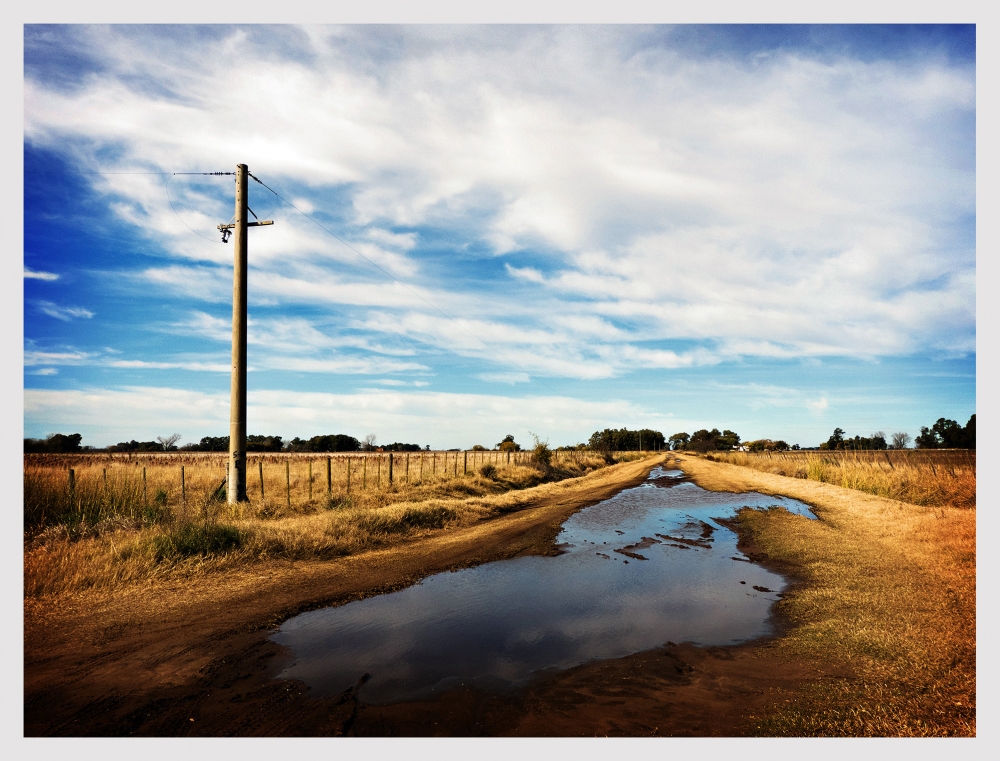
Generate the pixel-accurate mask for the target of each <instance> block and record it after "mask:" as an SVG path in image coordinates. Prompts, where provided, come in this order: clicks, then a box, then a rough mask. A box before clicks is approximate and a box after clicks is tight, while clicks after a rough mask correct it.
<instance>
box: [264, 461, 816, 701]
mask: <svg viewBox="0 0 1000 761" xmlns="http://www.w3.org/2000/svg"><path fill="white" fill-rule="evenodd" d="M679 475H681V474H680V472H679V471H663V470H660V469H657V470H654V471H653V473H652V474H651V476H650V479H651V483H646V484H643V485H641V486H638V487H636V488H633V489H627V490H625V491H623V492H621V493H619V494H617V495H615V496H614V497H612V498H611V499H609V500H607V501H605V502H602V503H600V504H598V505H594V506H593V507H588V508H586V509H584V510H581V511H580V512H578V513H576V514H575V515H573V516H571V517H570V518H569V519H568V520H567V521H566V522H565V523H564V524H563V528H562V531H561V533H560V534H559V538H558V541H559V542H560V543H561V545H562V548H563V549H564V550H566V552H565V553H564V554H563V555H560V556H558V557H523V558H514V559H512V560H505V561H501V562H497V563H488V564H486V565H482V566H478V567H476V568H467V569H463V570H460V571H454V572H450V573H441V574H437V575H436V576H431V577H429V578H427V579H424V581H422V582H421V583H419V584H417V585H415V586H413V587H409V588H408V589H404V590H402V591H399V592H395V593H392V594H387V595H379V596H377V597H372V598H369V599H366V600H359V601H357V602H352V603H348V604H347V605H343V606H340V607H336V608H326V609H324V610H317V611H312V612H310V613H303V614H302V615H299V616H296V617H295V618H292V619H290V620H289V621H286V622H285V624H284V625H283V626H282V627H281V629H280V630H279V631H278V632H277V633H275V634H274V635H273V639H274V641H275V642H278V643H279V644H282V645H285V646H287V647H289V648H290V649H291V650H292V652H293V653H294V655H295V657H296V659H297V660H296V662H295V663H294V664H293V665H292V666H290V667H289V668H287V669H285V670H284V671H283V672H282V673H281V675H280V676H281V677H288V678H294V679H301V680H302V681H303V682H305V683H306V684H308V685H309V686H310V687H311V688H312V689H313V690H314V691H315V692H316V693H318V694H321V695H329V694H336V693H339V692H342V691H343V690H345V689H347V688H348V687H350V686H351V685H352V684H354V683H355V682H356V681H357V680H358V678H359V677H360V676H361V675H362V674H365V673H369V674H371V679H370V681H369V682H368V683H367V684H366V685H365V686H364V687H363V688H362V689H361V691H360V692H359V697H360V698H361V699H362V700H365V701H367V702H371V703H384V702H391V701H396V700H406V699H411V698H419V697H422V696H426V695H427V694H429V693H430V692H433V691H434V690H436V689H441V688H446V687H450V686H453V685H456V684H459V683H475V684H478V685H480V686H483V687H487V686H494V687H503V686H505V685H512V684H518V683H521V682H524V681H525V680H526V679H527V678H528V677H529V676H530V675H531V673H532V672H535V671H538V670H540V669H546V668H555V669H561V668H568V667H570V666H575V665H577V664H579V663H583V662H585V661H588V660H591V659H594V658H616V657H621V656H624V655H628V654H630V653H635V652H640V651H642V650H648V649H649V648H651V647H656V646H658V645H662V644H663V643H665V642H667V641H673V642H683V641H690V642H695V643H697V644H701V645H724V644H730V643H733V642H740V641H744V640H747V639H752V638H754V637H758V636H762V635H765V634H768V633H769V632H770V626H769V624H768V620H767V619H768V609H769V607H770V604H771V603H772V602H773V601H774V600H775V599H777V598H776V596H775V594H774V592H779V591H781V589H783V587H784V581H783V580H782V578H781V577H780V576H778V575H777V574H774V573H771V572H770V571H767V570H765V569H764V568H761V567H759V566H757V565H753V564H751V563H748V562H744V561H738V560H734V558H744V556H743V554H742V553H740V552H738V551H737V549H736V535H735V534H734V533H733V532H732V531H730V530H728V529H727V528H725V527H724V526H720V525H719V524H717V523H715V522H714V521H713V520H712V519H713V518H726V517H731V516H733V515H734V514H735V512H736V510H737V509H739V508H740V507H744V506H748V507H758V508H760V507H767V506H770V505H779V506H781V507H784V508H785V509H787V510H789V511H790V512H794V513H798V514H800V515H806V516H807V517H809V518H813V517H815V516H813V515H812V513H810V512H809V510H808V507H807V506H806V505H804V504H803V503H801V502H797V501H796V500H792V499H788V498H785V497H771V496H766V495H763V494H756V493H747V494H730V493H718V492H708V491H705V490H704V489H701V488H700V487H698V486H695V485H694V484H693V483H690V482H686V483H677V484H676V485H673V486H670V487H668V488H664V487H662V486H659V485H656V483H660V484H662V483H664V482H665V480H666V479H665V478H664V477H665V476H666V477H670V476H679ZM652 479H658V482H656V483H654V482H652ZM713 529H714V530H713ZM646 540H651V541H646ZM635 545H641V546H639V547H636V546H635ZM616 549H618V550H623V551H625V552H631V553H634V554H638V555H641V556H642V557H643V558H646V559H645V560H643V559H640V558H636V557H634V556H630V555H625V554H622V553H620V552H615V550H616ZM602 555H606V556H607V557H602ZM741 581H743V582H746V583H745V584H741V583H740V582H741ZM754 585H756V586H760V587H767V588H768V589H771V590H773V591H774V592H772V593H767V592H759V591H757V590H754V589H753V587H754Z"/></svg>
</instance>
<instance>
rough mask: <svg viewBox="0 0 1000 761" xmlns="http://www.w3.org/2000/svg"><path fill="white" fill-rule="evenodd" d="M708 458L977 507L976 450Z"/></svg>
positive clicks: (931, 502)
mask: <svg viewBox="0 0 1000 761" xmlns="http://www.w3.org/2000/svg"><path fill="white" fill-rule="evenodd" d="M707 457H708V459H710V460H716V461H718V462H726V463H729V464H731V465H740V466H743V467H745V468H753V469H754V470H760V471H763V472H765V473H775V474H777V475H779V476H791V477H793V478H806V479H811V480H813V481H821V482H823V483H828V484H835V485H837V486H843V487H844V488H846V489H857V490H859V491H864V492H868V493H869V494H875V495H877V496H879V497H888V498H889V499H898V500H901V501H903V502H909V503H911V504H914V505H928V506H934V507H943V506H946V505H950V506H952V507H975V506H976V452H975V450H966V449H948V450H935V449H916V450H894V451H891V452H890V451H861V452H841V451H831V452H817V451H810V452H712V453H710V454H709V455H707Z"/></svg>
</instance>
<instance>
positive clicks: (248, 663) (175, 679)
mask: <svg viewBox="0 0 1000 761" xmlns="http://www.w3.org/2000/svg"><path fill="white" fill-rule="evenodd" d="M657 462H658V461H652V460H645V461H641V462H633V463H623V464H621V465H618V466H615V468H616V470H617V477H616V479H614V480H613V481H611V480H608V479H604V480H603V482H601V483H596V484H595V483H594V482H592V481H589V480H588V479H586V478H583V479H577V480H576V481H575V482H573V483H567V485H566V488H565V489H563V490H561V491H560V492H559V493H557V494H550V495H548V496H544V497H542V498H540V499H539V501H538V502H536V503H533V504H532V505H531V506H530V507H528V508H525V509H522V510H519V511H518V512H515V513H510V514H506V515H500V516H498V517H495V518H492V519H489V520H485V521H483V522H481V523H479V524H476V525H474V526H470V527H465V528H459V529H454V530H443V531H436V532H433V533H428V534H427V535H425V536H423V537H420V538H417V539H413V540H411V541H408V542H406V543H404V544H402V545H400V546H396V547H393V548H390V549H386V550H380V551H374V552H367V553H364V554H359V555H356V556H349V557H344V558H338V559H336V560H329V561H308V562H305V561H300V562H268V563H266V564H259V565H256V566H254V567H253V568H251V569H247V570H241V571H239V572H230V573H225V574H222V573H217V574H206V575H201V576H196V577H192V578H190V579H179V580H173V581H168V582H164V581H157V582H155V583H150V584H148V585H144V586H138V585H137V586H135V587H130V588H128V589H127V591H125V592H120V593H116V594H114V595H110V594H106V593H105V594H99V593H87V594H78V595H72V596H70V595H62V596H59V597H54V598H48V599H44V600H33V599H29V600H26V602H25V617H24V712H25V713H24V717H25V718H24V733H25V735H27V736H61V735H62V736H64V735H68V736H82V735H88V736H121V735H146V736H188V735H203V736H316V735H332V736H337V735H379V736H390V735H396V736H399V735H403V736H416V735H447V736H459V735H463V736H469V735H472V736H475V735H492V736H496V735H522V736H524V735H527V736H581V735H582V736H594V735H599V736H603V735H609V736H616V735H617V736H643V735H662V736H669V735H688V736H720V735H721V736H738V735H742V734H747V733H749V732H751V731H752V727H753V726H754V724H755V719H757V718H759V717H760V716H761V715H762V714H763V713H766V712H767V711H768V710H770V708H769V707H772V706H775V705H778V704H780V703H782V702H784V701H787V700H789V699H791V698H792V697H793V696H794V695H795V694H796V693H797V692H798V691H800V690H801V689H803V688H804V686H805V685H808V684H811V683H814V682H815V681H817V680H821V679H827V678H833V677H837V676H842V674H840V673H838V672H839V669H838V668H833V667H831V665H830V664H825V663H821V662H818V661H817V662H803V661H801V660H800V661H797V662H790V661H789V660H787V658H785V657H782V656H781V655H779V654H778V653H777V648H775V647H774V646H773V643H772V642H769V641H758V642H755V643H750V644H746V645H742V646H738V647H716V648H698V647H694V646H691V645H688V644H673V643H665V645H664V646H663V647H660V648H656V649H654V650H650V651H647V652H643V653H637V654H635V655H632V656H629V657H626V658H620V659H616V660H607V661H599V662H594V663H588V664H584V665H582V666H579V667H576V668H573V669H570V670H567V671H562V672H555V673H548V674H545V675H542V676H540V677H539V678H537V679H535V680H534V681H533V682H531V683H530V684H529V685H527V686H526V687H524V688H522V689H520V690H518V691H516V692H513V693H510V694H506V695H490V694H485V693H481V692H478V691H475V690H472V689H468V688H463V687H460V688H457V689H454V690H451V691H450V692H447V693H444V694H441V695H439V696H438V697H437V698H436V699H434V700H432V701H426V702H418V703H397V704H392V705H385V706H375V705H366V704H363V703H360V702H358V701H357V700H356V699H355V697H354V692H355V689H356V687H358V686H360V685H356V687H355V688H354V689H351V690H348V691H346V692H345V693H344V694H342V695H339V696H335V697H331V698H313V697H311V696H310V694H309V692H308V690H307V689H306V688H305V686H304V685H303V684H302V683H301V682H298V681H294V680H285V679H276V678H275V675H276V674H277V673H279V671H280V670H281V668H282V667H283V665H285V664H286V663H288V662H289V655H288V653H287V652H286V651H285V650H284V649H283V648H281V647H279V646H278V645H276V644H274V643H272V642H270V641H269V640H268V639H267V637H268V635H269V634H270V633H271V632H272V631H273V630H274V628H275V627H277V626H278V625H279V624H280V623H281V622H283V621H284V620H286V619H288V618H289V617H291V616H293V615H295V614H298V613H300V612H303V611H305V610H309V609H315V608H319V607H324V606H329V605H337V604H342V603H345V602H348V601H351V600H355V599H361V598H363V597H369V596H372V595H375V594H379V593H383V592H387V591H392V590H397V589H401V588H404V587H406V586H409V585H411V584H413V583H415V582H416V581H418V580H419V579H421V578H424V577H426V576H428V575H431V574H434V573H439V572H441V571H445V570H451V569H456V568H461V567H467V566H472V565H476V564H479V563H485V562H490V561H494V560H501V559H505V558H511V557H516V556H520V555H530V554H537V555H554V554H557V553H558V550H557V549H556V547H555V543H554V538H555V536H556V534H557V533H558V530H559V526H560V524H561V523H562V522H563V521H564V520H565V519H566V518H567V517H568V516H569V515H571V514H572V513H574V512H575V511H577V510H579V509H581V508H583V507H586V506H589V505H592V504H595V503H597V502H600V501H601V500H604V499H607V498H608V497H610V496H612V495H613V494H614V493H616V492H618V491H620V490H621V489H623V488H627V487H630V486H634V485H636V484H638V483H640V482H641V481H642V480H643V479H644V478H645V477H646V476H647V474H648V473H649V470H650V469H651V467H652V466H653V465H654V464H657ZM749 549H751V550H752V548H749ZM782 570H784V571H785V572H787V571H788V570H789V569H782Z"/></svg>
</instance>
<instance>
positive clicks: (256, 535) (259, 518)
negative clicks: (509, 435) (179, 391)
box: [24, 452, 638, 597]
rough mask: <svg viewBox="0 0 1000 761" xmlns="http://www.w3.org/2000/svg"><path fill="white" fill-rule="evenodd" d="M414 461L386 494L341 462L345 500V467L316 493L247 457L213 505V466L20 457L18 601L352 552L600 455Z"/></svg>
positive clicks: (494, 510) (491, 509)
mask: <svg viewBox="0 0 1000 761" xmlns="http://www.w3.org/2000/svg"><path fill="white" fill-rule="evenodd" d="M423 454H424V457H423V459H424V465H423V476H422V477H421V474H420V458H419V456H418V455H412V456H411V459H410V469H409V474H410V480H409V483H407V480H406V466H405V462H406V458H405V456H404V457H402V458H400V457H399V455H396V457H394V460H395V462H394V473H393V483H392V484H389V483H388V459H387V456H385V455H381V456H379V455H371V456H370V457H369V458H368V461H367V463H365V462H364V460H362V459H361V458H360V457H358V456H354V457H353V458H352V461H351V469H352V472H351V485H350V491H348V486H347V458H346V456H335V457H332V458H331V489H330V491H329V492H327V478H326V473H327V471H326V463H327V458H326V456H323V457H307V456H302V455H291V456H289V455H263V456H259V455H258V456H256V457H254V456H251V457H250V460H249V465H248V472H249V473H250V479H249V480H250V483H249V484H248V492H249V496H250V500H249V501H248V502H246V503H241V504H238V505H230V504H228V503H226V502H225V501H222V500H219V499H217V498H213V493H215V492H216V490H217V488H218V487H219V485H220V484H221V483H222V481H223V474H224V467H225V456H224V455H223V456H219V455H190V454H181V455H145V456H140V457H139V459H138V460H137V459H136V457H135V456H133V457H132V458H131V459H128V458H123V457H122V456H111V457H109V456H106V455H105V456H101V455H96V456H95V455H92V456H90V457H81V456H64V457H58V456H53V455H41V456H30V455H29V456H26V457H25V555H24V572H25V576H24V578H25V581H24V584H25V589H24V592H25V595H26V596H27V597H38V596H42V595H50V594H59V593H62V592H67V591H73V590H81V589H88V588H104V589H115V588H119V587H121V586H122V585H126V584H132V583H137V582H140V581H144V580H152V579H156V578H163V577H167V576H173V575H178V574H180V575H190V574H200V573H208V572H213V571H218V570H223V569H227V568H234V567H238V566H241V565H246V564H248V563H254V562H256V561H260V560H265V559H268V558H282V559H292V560H300V559H319V558H330V557H337V556H342V555H348V554H353V553H357V552H362V551H365V550H368V549H374V548H377V547H384V546H387V545H390V544H393V543H396V542H399V541H402V540H404V539H406V538H410V537H413V536H417V535H420V534H422V533H426V532H428V531H434V530H440V529H443V528H447V527H455V526H464V525H469V524H471V523H475V522H477V521H480V520H482V519H483V518H486V517H489V516H491V515H496V514H498V513H502V512H506V511H510V510H516V509H518V508H519V507H521V506H522V505H524V504H526V503H527V502H528V501H530V500H532V499H537V497H538V496H539V493H540V492H545V491H547V490H550V489H553V488H560V483H559V482H562V481H565V480H566V479H570V478H576V477H580V476H584V475H586V474H588V473H591V472H592V471H594V470H598V469H601V468H603V467H604V466H605V461H604V459H603V457H601V456H598V455H594V454H589V453H582V452H581V453H571V454H567V453H560V456H559V457H558V458H557V459H553V461H552V463H551V467H550V468H548V469H545V470H539V469H536V468H534V467H529V466H528V465H526V464H522V463H523V462H525V461H527V456H523V457H512V458H511V464H510V465H508V464H507V462H506V459H507V458H506V453H502V454H501V453H496V452H486V453H475V457H473V454H474V453H472V452H470V453H469V455H468V460H467V461H466V460H465V458H464V457H463V453H461V452H459V453H457V456H456V453H452V452H449V453H440V452H439V453H423ZM433 455H436V458H435V457H433ZM637 456H638V455H626V456H624V457H619V459H623V460H631V459H635V457H637ZM397 458H398V459H397ZM445 458H447V459H445ZM400 459H402V461H403V466H402V467H400V465H399V460H400ZM435 459H436V462H435ZM456 461H457V467H456ZM446 462H447V468H445V463H446ZM466 462H467V463H468V465H467V467H468V471H469V472H468V473H466V474H463V472H462V471H463V469H464V468H465V466H466ZM310 463H312V481H311V484H312V489H311V497H310V478H309V475H310V474H309V465H310ZM380 464H381V467H380ZM181 465H183V466H184V469H185V474H184V475H185V478H184V481H185V490H184V491H185V494H184V499H182V496H181V483H180V468H181ZM286 465H287V471H286ZM259 466H262V467H263V471H264V496H263V497H261V495H260V491H259V478H258V481H257V484H256V486H257V489H254V488H253V487H254V486H255V484H254V478H253V476H254V474H255V473H257V474H258V475H259V473H260V467H259ZM484 466H489V467H485V470H484ZM70 467H72V468H73V470H74V476H75V488H74V490H73V494H72V496H71V495H70V492H69V487H68V469H69V468H70ZM473 467H476V468H477V470H476V471H473ZM143 469H145V485H143V484H144V482H143V476H142V472H143ZM456 470H457V475H456ZM379 471H381V474H380V472H379ZM480 471H482V472H480ZM286 473H287V476H288V478H287V487H286ZM338 475H339V476H340V478H339V479H338V478H336V476H338ZM594 477H600V476H599V474H594ZM532 487H537V488H532ZM529 489H530V490H531V491H530V492H529V491H527V490H529Z"/></svg>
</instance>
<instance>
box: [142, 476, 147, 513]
mask: <svg viewBox="0 0 1000 761" xmlns="http://www.w3.org/2000/svg"><path fill="white" fill-rule="evenodd" d="M147 504H148V499H147V497H146V469H145V468H143V469H142V506H143V507H145V506H146V505H147Z"/></svg>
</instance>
